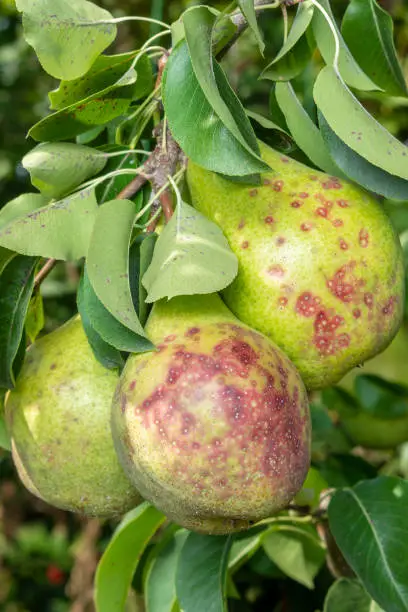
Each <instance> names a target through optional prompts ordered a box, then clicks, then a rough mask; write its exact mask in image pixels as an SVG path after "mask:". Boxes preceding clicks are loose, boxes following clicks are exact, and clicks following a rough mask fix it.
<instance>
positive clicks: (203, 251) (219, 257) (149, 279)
mask: <svg viewBox="0 0 408 612" xmlns="http://www.w3.org/2000/svg"><path fill="white" fill-rule="evenodd" d="M237 272H238V262H237V258H236V256H235V255H234V254H233V253H232V251H231V249H230V247H229V244H228V242H227V239H226V238H225V236H224V234H223V233H222V230H221V229H220V228H219V227H218V226H217V225H216V224H215V223H213V222H212V221H210V220H209V219H207V218H206V217H204V215H202V214H201V213H199V212H198V211H196V210H195V209H194V208H192V207H191V206H189V205H188V204H185V203H184V202H183V201H180V202H179V204H178V205H177V208H176V211H175V213H174V215H173V216H172V218H171V219H170V221H169V223H168V224H167V225H166V227H165V228H164V230H163V231H162V233H161V234H160V236H159V238H158V240H157V243H156V246H155V249H154V254H153V259H152V262H151V264H150V266H149V269H148V270H147V272H146V273H145V275H144V277H143V285H144V286H145V288H146V289H147V292H148V296H147V299H146V301H147V302H149V303H151V302H155V301H156V300H160V299H161V298H163V297H167V298H169V299H170V298H172V297H174V296H176V295H194V294H198V293H215V292H216V291H220V290H221V289H224V287H227V286H228V285H229V284H230V283H231V282H232V281H233V279H234V278H235V276H236V275H237Z"/></svg>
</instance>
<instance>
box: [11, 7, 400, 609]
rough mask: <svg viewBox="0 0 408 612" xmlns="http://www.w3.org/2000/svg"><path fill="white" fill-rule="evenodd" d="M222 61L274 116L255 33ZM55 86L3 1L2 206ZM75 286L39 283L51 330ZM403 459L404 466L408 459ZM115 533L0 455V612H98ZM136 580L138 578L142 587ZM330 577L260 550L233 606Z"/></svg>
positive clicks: (273, 137)
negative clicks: (290, 573)
mask: <svg viewBox="0 0 408 612" xmlns="http://www.w3.org/2000/svg"><path fill="white" fill-rule="evenodd" d="M97 4H98V5H100V6H103V7H105V8H107V9H109V10H110V11H111V12H112V13H113V14H114V15H115V16H121V15H131V14H134V15H150V14H151V10H152V6H151V3H150V2H149V1H147V0H103V1H99V2H97ZM191 4H193V2H186V1H183V0H170V1H167V2H164V0H162V1H160V0H159V1H157V0H156V2H155V5H156V8H159V9H160V5H163V6H164V19H165V20H167V21H172V20H174V19H176V18H177V17H178V16H179V14H180V12H181V11H182V10H183V9H184V8H186V7H187V6H188V5H191ZM347 4H348V2H347V1H346V0H333V1H332V6H333V9H334V10H335V12H336V14H337V16H339V17H341V15H342V14H343V12H344V10H345V8H346V6H347ZM380 4H381V5H382V6H383V7H384V8H386V9H387V10H389V11H390V13H391V14H392V16H393V18H394V23H395V42H396V47H397V49H398V53H399V56H400V58H401V61H402V64H403V69H404V73H405V75H406V78H408V1H407V0H383V1H382V2H380ZM213 5H214V6H216V7H217V8H220V7H222V6H223V5H222V4H220V3H213ZM261 24H262V28H263V30H264V34H265V39H266V42H267V48H268V52H267V57H270V56H272V55H273V54H274V52H276V51H277V50H278V49H279V46H280V44H281V36H282V23H281V19H280V18H279V15H278V14H277V13H276V12H273V17H272V13H268V15H267V16H262V18H261ZM148 31H149V26H148V25H146V24H142V25H141V24H136V23H132V24H129V23H125V24H122V25H121V26H120V27H119V35H118V38H117V40H116V41H115V44H114V47H113V48H112V49H109V50H108V51H109V52H121V51H126V50H130V49H132V48H137V47H138V46H139V45H140V44H142V43H143V42H144V41H145V40H146V38H147V34H148ZM319 62H320V58H319V57H317V56H316V57H313V59H312V62H311V63H310V65H309V66H308V68H307V69H306V70H305V71H304V73H303V74H302V76H301V77H298V78H297V79H296V88H297V91H298V93H299V94H300V96H301V97H302V98H303V102H304V104H305V106H306V107H307V109H308V111H309V112H310V113H311V114H313V112H314V109H313V103H312V98H311V88H312V84H313V78H314V74H315V67H316V66H318V65H319ZM224 65H225V67H226V69H227V71H228V74H229V77H230V80H231V83H232V85H233V87H234V88H235V89H236V90H237V91H238V93H239V95H240V97H241V99H242V101H243V103H244V105H245V106H246V107H247V108H251V109H253V110H255V111H257V112H259V113H261V114H263V115H264V116H265V117H268V116H269V117H270V116H271V114H270V113H271V106H270V90H271V82H270V81H260V80H258V75H259V73H260V71H261V69H262V67H263V65H264V60H262V58H261V57H260V56H259V53H258V51H257V47H256V45H255V44H254V41H253V39H252V37H251V35H249V34H245V35H244V36H243V37H242V38H241V40H240V41H239V44H237V45H235V46H234V47H233V49H232V50H231V51H230V52H229V54H228V56H227V57H226V59H225V61H224ZM56 84H57V83H56V81H55V80H54V79H52V78H51V77H50V76H48V75H47V74H45V73H44V72H43V71H42V69H41V66H40V65H39V62H38V60H37V58H36V56H35V55H34V53H33V51H32V49H31V47H29V46H28V45H27V44H26V43H25V42H24V40H23V37H22V30H21V24H20V19H19V16H18V15H17V13H16V10H15V6H14V2H13V0H0V207H1V206H2V205H4V204H5V203H6V202H7V201H9V200H11V199H12V198H14V197H15V196H17V195H19V194H20V193H22V192H24V191H30V190H31V188H30V184H29V180H28V175H27V173H26V171H25V170H24V169H23V167H22V166H21V163H20V161H21V159H22V157H23V156H24V154H25V153H26V152H27V151H29V150H30V148H31V147H32V146H33V142H32V141H30V140H29V139H26V133H27V131H28V129H29V127H30V126H31V125H32V124H34V123H35V122H37V121H38V120H39V119H40V118H42V117H43V116H45V115H46V114H47V112H48V100H47V93H48V91H49V90H50V89H53V88H54V87H55V86H56ZM363 101H364V103H365V105H366V106H367V108H368V109H369V111H370V112H371V113H373V114H374V115H375V116H376V118H377V119H378V120H379V121H380V122H381V123H383V124H384V125H385V126H386V127H387V128H388V129H389V130H390V131H391V132H392V133H393V134H394V135H395V136H397V137H398V138H400V139H401V140H403V141H408V100H406V99H402V98H388V99H386V98H385V97H384V96H382V95H381V94H371V95H369V96H368V95H367V97H365V98H364V99H363ZM272 116H273V108H272ZM255 127H256V129H257V130H258V135H259V136H260V137H261V138H262V139H264V140H266V141H268V142H269V143H270V144H272V145H275V146H279V147H280V148H282V149H285V150H286V151H287V152H288V153H291V154H293V155H296V156H299V157H301V154H299V152H298V151H296V148H295V147H294V145H293V143H292V142H290V141H285V140H282V137H281V136H279V135H277V133H276V132H271V131H268V130H266V129H264V128H260V127H259V126H258V125H256V126H255ZM385 206H386V209H387V211H388V212H389V214H390V216H391V219H392V221H393V222H394V224H395V226H396V228H397V229H398V231H399V232H400V234H401V239H402V242H403V244H404V245H405V248H406V252H407V262H408V202H399V203H396V202H390V201H388V202H385ZM77 281H78V270H77V268H76V266H75V265H74V264H60V265H59V266H57V268H56V269H55V270H54V272H53V273H52V275H50V277H49V278H48V279H47V280H46V282H45V283H44V284H43V287H42V292H43V296H44V308H45V316H46V326H45V331H50V330H52V329H53V328H55V327H57V326H59V325H60V324H61V323H62V322H63V321H65V320H67V319H68V318H69V317H70V316H71V315H72V314H73V313H74V311H75V308H76V307H75V290H76V284H77ZM403 333H404V332H403ZM405 333H406V332H405ZM401 338H403V339H402V340H401ZM407 338H408V336H407V335H405V336H403V335H400V337H399V341H398V342H399V345H398V346H399V348H398V350H397V351H396V350H395V348H394V356H390V355H391V353H392V352H388V353H386V355H385V356H383V357H382V358H381V360H382V361H380V362H378V363H379V364H380V365H379V366H377V368H378V367H379V368H380V371H382V372H383V373H384V375H386V376H389V377H391V378H394V379H396V380H401V378H404V373H403V370H401V364H404V362H405V363H406V357H407V352H408V351H407V348H406V340H407ZM401 355H402V357H401ZM404 368H406V366H405V365H404ZM406 454H407V453H406ZM404 461H405V463H407V462H408V456H407V457H405V459H404ZM113 528H114V524H113V523H104V524H102V523H101V522H100V521H98V520H84V519H80V518H78V517H75V516H73V515H71V514H69V513H66V512H63V511H59V510H56V509H54V508H51V507H50V506H47V505H46V504H44V503H43V502H41V501H39V500H37V499H35V498H34V497H33V496H31V495H30V494H29V493H28V492H27V491H25V489H24V488H23V487H22V485H21V484H20V483H19V481H18V479H17V478H16V475H15V471H14V468H13V466H12V463H11V461H10V457H9V454H8V453H7V452H5V451H1V450H0V611H4V612H23V611H24V612H37V611H38V612H65V611H68V610H70V611H72V612H88V611H91V610H93V604H92V579H93V572H94V569H95V566H96V563H97V560H98V558H99V557H100V555H101V553H102V551H103V549H104V547H105V546H106V543H107V541H108V538H109V535H110V534H111V532H112V529H113ZM139 578H140V577H139ZM139 578H138V576H136V578H135V586H136V587H137V584H138V579H139ZM272 579H274V580H272ZM328 581H330V578H329V576H328V575H326V574H325V573H324V572H323V574H322V576H320V578H319V580H318V582H317V589H316V592H310V591H307V589H305V588H303V587H301V586H300V585H297V584H296V583H293V582H289V581H288V580H287V579H285V577H284V575H283V574H280V573H279V570H277V568H276V567H274V566H273V564H272V563H271V562H270V561H269V560H268V559H267V557H266V556H265V555H262V553H259V554H258V553H257V554H256V555H255V556H254V557H253V558H252V560H251V562H250V563H249V564H248V565H247V566H245V567H244V568H243V569H242V570H240V572H239V574H238V576H237V580H236V584H237V587H238V588H239V591H240V592H241V594H244V597H243V599H242V600H241V601H236V600H233V602H232V603H231V610H237V611H238V610H239V611H241V610H242V611H243V612H245V611H246V610H253V611H258V610H259V611H262V612H264V611H266V610H274V609H275V603H274V602H278V601H287V602H288V603H287V608H285V609H286V610H287V611H288V612H289V611H291V610H302V611H303V610H305V611H307V610H311V611H313V610H315V609H318V607H319V606H320V605H321V599H322V597H323V596H324V593H325V590H326V589H327V584H328ZM128 610H129V612H130V611H132V610H133V611H134V612H136V611H139V610H140V611H141V610H143V606H142V603H141V602H140V601H139V600H138V598H137V596H135V597H133V598H132V599H130V600H129V602H128ZM282 611H283V608H282ZM112 612H115V611H112Z"/></svg>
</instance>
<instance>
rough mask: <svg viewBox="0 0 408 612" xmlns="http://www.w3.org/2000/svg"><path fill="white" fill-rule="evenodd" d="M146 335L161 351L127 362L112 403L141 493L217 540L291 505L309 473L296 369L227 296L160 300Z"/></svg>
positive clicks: (306, 424)
mask: <svg viewBox="0 0 408 612" xmlns="http://www.w3.org/2000/svg"><path fill="white" fill-rule="evenodd" d="M146 330H147V332H148V334H149V337H150V338H151V340H152V341H153V342H154V343H155V344H156V347H157V351H156V352H152V353H149V354H143V355H133V356H131V357H130V358H129V359H128V361H127V363H126V365H125V368H124V370H123V372H122V376H121V378H120V381H119V385H118V387H117V390H116V394H115V399H114V401H113V404H112V432H113V439H114V442H115V447H116V450H117V452H118V456H119V458H120V460H121V462H122V465H123V467H124V469H125V471H126V473H127V474H128V476H129V478H131V480H132V482H133V483H134V484H135V486H136V487H137V488H138V490H139V491H140V492H141V494H142V495H143V496H144V497H145V499H147V500H149V501H150V502H152V503H153V504H154V505H155V506H157V508H159V509H160V510H161V511H162V512H164V513H165V514H166V515H167V516H168V517H169V518H170V519H171V520H173V521H175V522H176V523H178V524H180V525H182V526H184V527H186V528H188V529H192V530H193V531H198V532H203V533H210V534H222V533H230V532H233V531H240V530H243V529H247V528H248V527H249V526H250V525H251V524H253V523H254V522H256V521H259V520H261V519H263V518H266V517H268V516H271V515H272V514H274V513H276V512H277V511H279V510H281V509H282V508H283V507H285V506H286V504H287V503H288V502H289V501H290V500H291V499H292V498H293V497H294V495H295V494H296V493H297V492H298V491H299V489H300V488H301V486H302V483H303V481H304V479H305V477H306V474H307V471H308V468H309V464H310V417H309V410H308V400H307V394H306V390H305V388H304V385H303V383H302V380H301V378H300V376H299V374H298V372H297V371H296V369H295V367H294V366H293V364H292V363H291V362H290V361H289V360H288V358H287V357H286V356H285V355H284V354H283V353H282V351H281V350H280V349H279V348H278V347H276V346H275V345H274V344H273V343H271V342H270V341H269V340H268V339H267V338H265V337H264V336H262V335H261V334H259V333H258V332H255V331H253V330H252V329H250V328H249V327H247V326H246V325H242V324H241V323H240V321H238V320H237V319H236V318H235V317H234V316H233V315H232V314H231V312H230V311H229V310H228V309H227V308H226V306H225V305H224V304H223V302H222V300H221V299H220V297H219V296H218V295H207V296H200V297H198V296H189V297H178V298H173V299H172V300H170V301H165V300H162V301H160V302H156V303H155V305H154V307H153V310H152V313H151V315H150V317H149V320H148V323H147V327H146Z"/></svg>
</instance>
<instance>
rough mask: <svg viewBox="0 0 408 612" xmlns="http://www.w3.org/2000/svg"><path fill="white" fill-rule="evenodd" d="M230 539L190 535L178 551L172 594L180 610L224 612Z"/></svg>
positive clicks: (225, 607)
mask: <svg viewBox="0 0 408 612" xmlns="http://www.w3.org/2000/svg"><path fill="white" fill-rule="evenodd" d="M231 544H232V538H231V536H211V537H208V536H206V535H202V534H199V533H194V532H191V533H190V534H189V536H188V538H187V540H186V542H185V544H184V546H183V548H182V550H181V553H180V558H179V563H178V567H177V573H176V591H177V597H178V600H179V602H180V608H181V609H182V610H188V612H203V610H206V612H226V610H227V604H226V581H227V567H228V555H229V552H230V549H231Z"/></svg>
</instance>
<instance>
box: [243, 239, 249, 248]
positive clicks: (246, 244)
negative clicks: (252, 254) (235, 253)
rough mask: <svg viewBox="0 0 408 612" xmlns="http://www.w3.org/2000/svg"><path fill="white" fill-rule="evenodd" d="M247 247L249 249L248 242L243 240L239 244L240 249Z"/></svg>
mask: <svg viewBox="0 0 408 612" xmlns="http://www.w3.org/2000/svg"><path fill="white" fill-rule="evenodd" d="M248 247H249V242H248V240H244V242H243V243H242V244H241V249H247V248H248Z"/></svg>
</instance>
